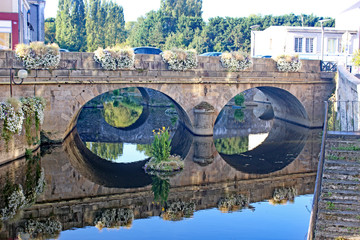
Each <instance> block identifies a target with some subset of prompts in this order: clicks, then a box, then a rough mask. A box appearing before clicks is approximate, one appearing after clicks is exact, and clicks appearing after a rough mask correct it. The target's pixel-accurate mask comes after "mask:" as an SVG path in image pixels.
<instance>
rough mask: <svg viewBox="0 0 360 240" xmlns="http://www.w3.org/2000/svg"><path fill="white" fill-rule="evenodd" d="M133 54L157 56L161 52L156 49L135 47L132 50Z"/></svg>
mask: <svg viewBox="0 0 360 240" xmlns="http://www.w3.org/2000/svg"><path fill="white" fill-rule="evenodd" d="M133 50H134V53H135V54H156V55H159V54H160V53H162V51H161V50H160V49H159V48H156V47H136V48H133Z"/></svg>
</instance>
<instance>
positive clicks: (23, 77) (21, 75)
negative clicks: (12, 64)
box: [10, 69, 28, 97]
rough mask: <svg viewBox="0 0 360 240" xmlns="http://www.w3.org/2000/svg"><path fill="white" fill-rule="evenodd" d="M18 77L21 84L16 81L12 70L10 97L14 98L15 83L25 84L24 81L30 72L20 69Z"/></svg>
mask: <svg viewBox="0 0 360 240" xmlns="http://www.w3.org/2000/svg"><path fill="white" fill-rule="evenodd" d="M17 76H18V78H20V81H19V82H15V80H14V72H13V71H12V69H10V97H12V84H13V83H14V84H15V85H20V84H22V83H23V81H24V79H25V78H27V77H28V72H27V71H26V70H24V69H20V70H19V71H18V72H17Z"/></svg>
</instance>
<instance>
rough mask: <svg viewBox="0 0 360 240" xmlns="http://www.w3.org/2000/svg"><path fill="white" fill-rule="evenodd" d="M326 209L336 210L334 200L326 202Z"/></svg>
mask: <svg viewBox="0 0 360 240" xmlns="http://www.w3.org/2000/svg"><path fill="white" fill-rule="evenodd" d="M326 209H328V210H335V204H334V203H333V202H326Z"/></svg>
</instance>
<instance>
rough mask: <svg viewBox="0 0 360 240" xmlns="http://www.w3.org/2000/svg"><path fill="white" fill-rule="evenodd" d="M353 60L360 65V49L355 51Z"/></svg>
mask: <svg viewBox="0 0 360 240" xmlns="http://www.w3.org/2000/svg"><path fill="white" fill-rule="evenodd" d="M352 62H353V63H354V65H355V66H358V67H359V66H360V50H359V49H358V50H356V51H355V52H354V55H353V58H352Z"/></svg>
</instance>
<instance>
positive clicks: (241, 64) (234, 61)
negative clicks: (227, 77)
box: [220, 52, 252, 71]
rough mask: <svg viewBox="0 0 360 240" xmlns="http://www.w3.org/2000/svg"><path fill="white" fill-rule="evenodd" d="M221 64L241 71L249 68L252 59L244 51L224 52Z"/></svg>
mask: <svg viewBox="0 0 360 240" xmlns="http://www.w3.org/2000/svg"><path fill="white" fill-rule="evenodd" d="M220 62H221V65H222V66H223V67H224V68H227V69H229V70H230V71H241V70H245V69H247V68H249V67H250V66H251V64H252V61H251V59H250V57H249V55H248V54H247V53H244V52H230V53H229V52H224V53H222V54H221V58H220Z"/></svg>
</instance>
